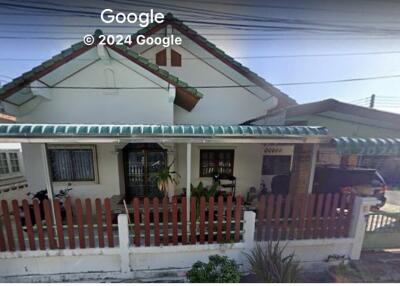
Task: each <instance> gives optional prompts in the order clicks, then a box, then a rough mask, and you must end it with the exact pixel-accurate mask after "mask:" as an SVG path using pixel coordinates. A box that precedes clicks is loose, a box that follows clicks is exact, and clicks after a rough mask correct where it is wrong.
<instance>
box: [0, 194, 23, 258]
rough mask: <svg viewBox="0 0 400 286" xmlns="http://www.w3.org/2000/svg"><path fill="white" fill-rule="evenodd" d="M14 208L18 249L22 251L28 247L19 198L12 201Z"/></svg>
mask: <svg viewBox="0 0 400 286" xmlns="http://www.w3.org/2000/svg"><path fill="white" fill-rule="evenodd" d="M12 208H13V213H14V222H15V228H16V231H17V238H18V249H19V250H21V251H24V250H25V249H26V248H25V239H24V231H23V230H22V225H21V217H20V208H19V206H18V201H17V200H13V201H12ZM3 239H4V238H3ZM0 240H1V235H0ZM0 245H1V243H0ZM0 248H1V246H0Z"/></svg>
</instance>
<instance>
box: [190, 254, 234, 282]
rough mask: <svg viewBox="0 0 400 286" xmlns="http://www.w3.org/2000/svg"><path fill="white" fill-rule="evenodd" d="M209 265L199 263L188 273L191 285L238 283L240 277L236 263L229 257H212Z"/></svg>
mask: <svg viewBox="0 0 400 286" xmlns="http://www.w3.org/2000/svg"><path fill="white" fill-rule="evenodd" d="M208 260H209V261H208V263H204V262H201V261H197V262H196V263H195V264H193V266H192V269H190V270H189V271H188V272H187V273H186V277H187V278H188V279H189V282H191V283H238V282H239V280H240V275H239V271H238V266H237V265H236V263H235V261H234V260H232V259H229V258H228V257H227V256H220V255H211V256H210V257H209V258H208Z"/></svg>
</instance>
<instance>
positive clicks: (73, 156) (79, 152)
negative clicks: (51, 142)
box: [49, 146, 96, 182]
mask: <svg viewBox="0 0 400 286" xmlns="http://www.w3.org/2000/svg"><path fill="white" fill-rule="evenodd" d="M95 153H96V152H95V147H94V146H60V147H59V146H57V147H55V146H52V147H49V157H50V167H51V172H52V177H53V181H54V182H70V181H96V174H95Z"/></svg>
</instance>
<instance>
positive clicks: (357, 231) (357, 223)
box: [349, 197, 378, 260]
mask: <svg viewBox="0 0 400 286" xmlns="http://www.w3.org/2000/svg"><path fill="white" fill-rule="evenodd" d="M377 203H378V200H377V199H376V198H373V197H356V198H355V200H354V205H353V212H352V219H351V224H350V232H349V237H352V238H353V239H354V242H353V246H352V248H351V253H350V258H351V259H354V260H357V259H360V255H361V249H362V245H363V242H364V236H365V228H366V223H367V221H366V215H367V214H368V212H369V211H370V209H371V206H373V205H376V204H377Z"/></svg>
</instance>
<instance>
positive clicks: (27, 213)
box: [22, 200, 36, 250]
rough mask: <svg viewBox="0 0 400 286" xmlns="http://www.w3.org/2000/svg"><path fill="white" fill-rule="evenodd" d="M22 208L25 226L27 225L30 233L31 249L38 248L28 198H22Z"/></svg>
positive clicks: (27, 230)
mask: <svg viewBox="0 0 400 286" xmlns="http://www.w3.org/2000/svg"><path fill="white" fill-rule="evenodd" d="M22 208H23V210H24V218H25V226H26V233H27V234H28V242H29V249H30V250H36V242H35V236H34V233H33V227H32V218H31V212H30V208H29V203H28V201H27V200H22Z"/></svg>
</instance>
